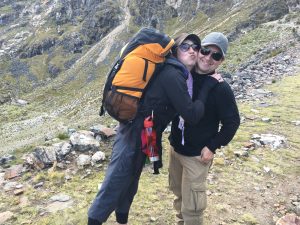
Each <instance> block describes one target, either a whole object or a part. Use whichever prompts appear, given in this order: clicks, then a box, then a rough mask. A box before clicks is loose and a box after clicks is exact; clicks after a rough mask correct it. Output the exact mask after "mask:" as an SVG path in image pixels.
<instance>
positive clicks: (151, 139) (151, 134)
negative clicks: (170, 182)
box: [142, 116, 159, 162]
mask: <svg viewBox="0 0 300 225" xmlns="http://www.w3.org/2000/svg"><path fill="white" fill-rule="evenodd" d="M142 150H143V152H144V153H145V154H146V155H147V156H148V158H149V160H150V162H155V161H158V160H159V155H158V148H157V146H156V132H155V130H154V129H153V116H148V117H147V118H146V119H145V120H144V129H143V130H142Z"/></svg>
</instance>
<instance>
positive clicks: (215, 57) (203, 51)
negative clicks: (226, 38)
mask: <svg viewBox="0 0 300 225" xmlns="http://www.w3.org/2000/svg"><path fill="white" fill-rule="evenodd" d="M200 53H201V54H202V55H209V54H211V58H212V59H213V60H215V61H220V60H221V59H222V58H223V54H222V53H221V52H213V51H212V50H211V49H209V48H201V49H200Z"/></svg>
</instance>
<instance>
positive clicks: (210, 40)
mask: <svg viewBox="0 0 300 225" xmlns="http://www.w3.org/2000/svg"><path fill="white" fill-rule="evenodd" d="M208 45H216V46H217V47H218V48H219V49H220V50H221V51H222V54H223V56H225V55H226V53H227V48H228V39H227V38H226V37H225V36H224V34H222V33H220V32H212V33H209V34H208V35H206V36H205V38H204V39H203V40H202V46H208Z"/></svg>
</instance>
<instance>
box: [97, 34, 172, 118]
mask: <svg viewBox="0 0 300 225" xmlns="http://www.w3.org/2000/svg"><path fill="white" fill-rule="evenodd" d="M174 43H175V42H174V40H173V39H172V38H170V37H168V36H167V35H165V34H163V33H161V32H159V31H157V30H155V29H153V28H142V29H141V30H140V31H139V32H137V33H136V35H135V36H134V37H133V39H132V40H131V41H130V42H129V43H128V44H127V45H125V46H124V47H123V50H122V51H121V56H120V58H119V59H118V60H117V62H116V63H115V64H114V66H113V68H112V69H111V71H110V72H109V74H108V76H107V80H106V83H105V86H104V91H103V98H102V106H101V110H100V116H101V115H103V114H104V112H105V111H107V112H108V114H109V115H110V116H112V117H113V118H114V119H116V120H118V121H119V122H123V123H126V122H130V121H132V120H133V119H134V118H135V116H136V113H137V112H138V107H139V102H140V99H141V98H142V97H143V95H144V92H145V90H146V88H147V85H148V84H149V81H151V80H152V79H153V78H154V77H155V75H156V74H157V73H158V71H159V70H160V68H161V66H162V65H163V63H164V61H165V60H166V55H167V54H168V53H169V52H170V49H171V47H172V46H173V45H174Z"/></svg>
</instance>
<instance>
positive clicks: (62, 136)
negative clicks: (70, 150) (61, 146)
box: [57, 133, 69, 140]
mask: <svg viewBox="0 0 300 225" xmlns="http://www.w3.org/2000/svg"><path fill="white" fill-rule="evenodd" d="M57 138H58V139H60V140H66V139H68V138H69V135H68V134H67V133H59V134H58V135H57Z"/></svg>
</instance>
